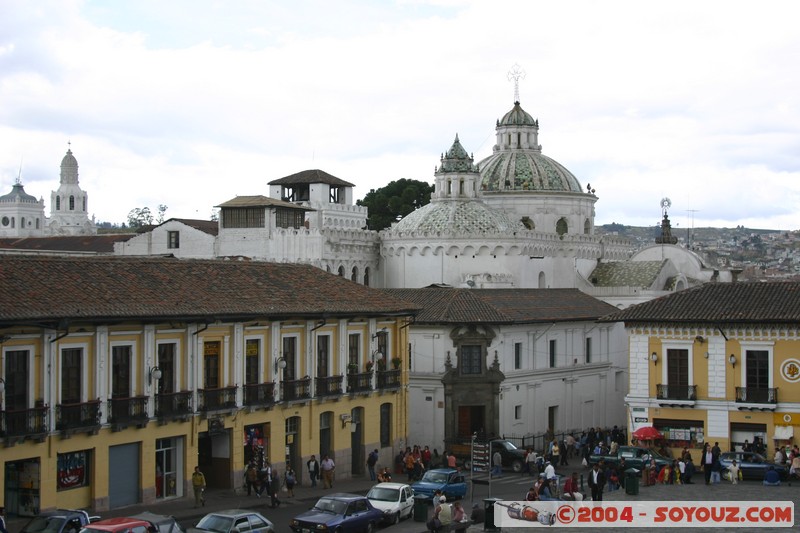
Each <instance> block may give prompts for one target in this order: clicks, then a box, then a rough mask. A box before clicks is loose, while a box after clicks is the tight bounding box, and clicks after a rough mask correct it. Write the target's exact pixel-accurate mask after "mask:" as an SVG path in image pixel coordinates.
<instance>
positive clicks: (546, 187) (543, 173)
mask: <svg viewBox="0 0 800 533" xmlns="http://www.w3.org/2000/svg"><path fill="white" fill-rule="evenodd" d="M478 168H480V172H481V178H482V180H483V187H484V190H486V191H505V190H512V191H568V192H583V191H582V189H581V184H580V183H579V182H578V178H576V177H575V176H574V175H573V174H572V172H570V171H569V170H567V169H566V168H565V167H564V166H563V165H562V164H561V163H559V162H558V161H556V160H554V159H551V158H549V157H547V156H546V155H542V154H540V153H537V152H534V151H532V150H522V149H520V150H514V151H509V152H497V153H494V154H492V155H490V156H489V157H487V158H486V159H484V160H483V161H481V162H480V163H478Z"/></svg>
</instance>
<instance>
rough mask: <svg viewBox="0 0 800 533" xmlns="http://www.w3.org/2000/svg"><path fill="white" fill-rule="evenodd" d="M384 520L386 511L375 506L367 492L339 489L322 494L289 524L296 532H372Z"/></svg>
mask: <svg viewBox="0 0 800 533" xmlns="http://www.w3.org/2000/svg"><path fill="white" fill-rule="evenodd" d="M382 521H383V511H381V510H380V509H376V508H375V507H373V506H372V504H371V503H370V501H369V500H368V499H367V497H366V496H360V495H358V494H348V493H346V492H339V493H335V494H329V495H328V496H323V497H322V498H320V499H319V500H318V501H317V503H316V504H314V507H312V508H311V509H309V510H308V511H306V512H304V513H300V514H299V515H297V516H295V517H294V518H292V520H291V521H290V522H289V527H291V528H292V531H294V532H295V533H310V532H312V531H314V532H316V531H337V532H340V533H350V532H353V533H372V532H373V531H375V528H376V527H377V525H378V524H379V523H380V522H382Z"/></svg>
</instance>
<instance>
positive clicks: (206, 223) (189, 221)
mask: <svg viewBox="0 0 800 533" xmlns="http://www.w3.org/2000/svg"><path fill="white" fill-rule="evenodd" d="M169 220H174V221H176V222H180V223H181V224H185V225H187V226H189V227H190V228H194V229H196V230H198V231H202V232H203V233H208V234H209V235H217V234H218V233H219V222H217V221H216V220H198V219H194V218H171V219H169ZM169 220H167V221H165V222H164V224H166V223H167V222H169ZM162 226H163V224H162Z"/></svg>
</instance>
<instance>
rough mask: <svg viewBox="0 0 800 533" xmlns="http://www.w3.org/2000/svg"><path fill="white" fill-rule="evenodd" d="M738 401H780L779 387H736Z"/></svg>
mask: <svg viewBox="0 0 800 533" xmlns="http://www.w3.org/2000/svg"><path fill="white" fill-rule="evenodd" d="M736 401H737V402H742V403H778V389H777V388H761V387H736Z"/></svg>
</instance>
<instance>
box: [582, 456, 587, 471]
mask: <svg viewBox="0 0 800 533" xmlns="http://www.w3.org/2000/svg"><path fill="white" fill-rule="evenodd" d="M581 464H582V465H583V467H584V468H586V467H588V466H589V462H588V461H587V460H586V457H584V458H583V461H581Z"/></svg>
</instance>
